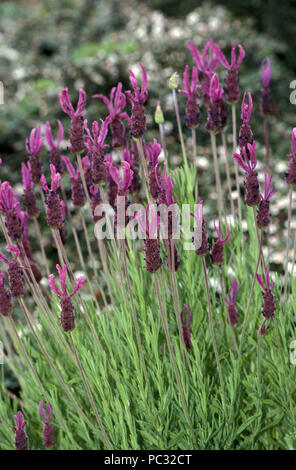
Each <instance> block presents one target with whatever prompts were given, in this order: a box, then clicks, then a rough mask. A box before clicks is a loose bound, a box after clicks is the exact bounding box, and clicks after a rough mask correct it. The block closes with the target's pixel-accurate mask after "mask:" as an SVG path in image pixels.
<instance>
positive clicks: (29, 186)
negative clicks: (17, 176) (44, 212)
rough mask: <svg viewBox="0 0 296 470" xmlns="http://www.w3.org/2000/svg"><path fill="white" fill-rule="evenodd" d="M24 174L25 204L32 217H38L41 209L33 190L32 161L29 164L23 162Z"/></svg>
mask: <svg viewBox="0 0 296 470" xmlns="http://www.w3.org/2000/svg"><path fill="white" fill-rule="evenodd" d="M22 176H23V186H24V205H25V207H26V209H27V212H28V214H29V216H30V217H31V218H35V217H38V216H39V213H40V211H39V209H38V206H37V201H36V196H35V193H34V190H33V187H34V183H33V180H32V174H31V164H30V162H28V164H27V165H26V164H25V163H22Z"/></svg>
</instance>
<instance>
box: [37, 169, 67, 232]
mask: <svg viewBox="0 0 296 470" xmlns="http://www.w3.org/2000/svg"><path fill="white" fill-rule="evenodd" d="M50 172H51V187H50V188H49V187H48V186H47V183H46V179H45V176H44V175H42V177H41V184H42V188H43V189H44V191H45V192H46V199H45V204H46V220H47V223H48V226H49V227H51V228H56V229H60V228H62V227H63V215H62V210H61V203H60V198H59V195H58V188H59V186H60V180H61V175H60V174H59V173H57V172H56V169H55V166H54V165H52V164H50Z"/></svg>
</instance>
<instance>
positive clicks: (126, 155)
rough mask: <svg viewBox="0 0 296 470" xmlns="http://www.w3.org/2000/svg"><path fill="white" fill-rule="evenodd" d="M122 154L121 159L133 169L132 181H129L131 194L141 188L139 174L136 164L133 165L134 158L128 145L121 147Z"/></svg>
mask: <svg viewBox="0 0 296 470" xmlns="http://www.w3.org/2000/svg"><path fill="white" fill-rule="evenodd" d="M122 156H123V161H125V162H127V163H128V164H129V166H130V168H131V169H132V170H133V172H134V174H133V179H132V182H131V185H130V187H129V192H130V193H131V194H133V193H135V192H137V191H140V189H141V181H140V176H139V172H138V168H137V166H135V159H134V156H133V154H132V153H131V152H130V150H129V148H128V146H126V147H125V148H124V149H123V152H122Z"/></svg>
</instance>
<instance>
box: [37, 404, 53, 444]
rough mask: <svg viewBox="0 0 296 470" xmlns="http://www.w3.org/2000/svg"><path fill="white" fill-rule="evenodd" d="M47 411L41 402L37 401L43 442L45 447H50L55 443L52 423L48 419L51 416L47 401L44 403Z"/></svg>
mask: <svg viewBox="0 0 296 470" xmlns="http://www.w3.org/2000/svg"><path fill="white" fill-rule="evenodd" d="M46 407H47V412H46V411H45V409H44V408H43V402H42V401H41V402H40V403H39V412H40V415H41V418H42V421H43V423H44V426H43V443H44V445H45V447H46V448H47V449H51V448H52V447H53V446H54V444H55V438H54V430H53V426H52V424H50V422H49V420H50V417H51V406H50V404H49V403H46Z"/></svg>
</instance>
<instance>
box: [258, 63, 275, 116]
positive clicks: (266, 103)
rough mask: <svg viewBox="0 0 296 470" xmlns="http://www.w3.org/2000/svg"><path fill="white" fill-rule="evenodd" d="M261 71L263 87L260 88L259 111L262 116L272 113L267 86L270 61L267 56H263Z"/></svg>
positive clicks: (269, 75) (269, 92)
mask: <svg viewBox="0 0 296 470" xmlns="http://www.w3.org/2000/svg"><path fill="white" fill-rule="evenodd" d="M261 72H262V83H263V88H262V89H261V95H260V112H261V114H262V116H268V115H269V114H272V97H271V91H270V88H269V82H270V77H271V63H270V59H269V58H268V57H265V59H263V61H262V64H261Z"/></svg>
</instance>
